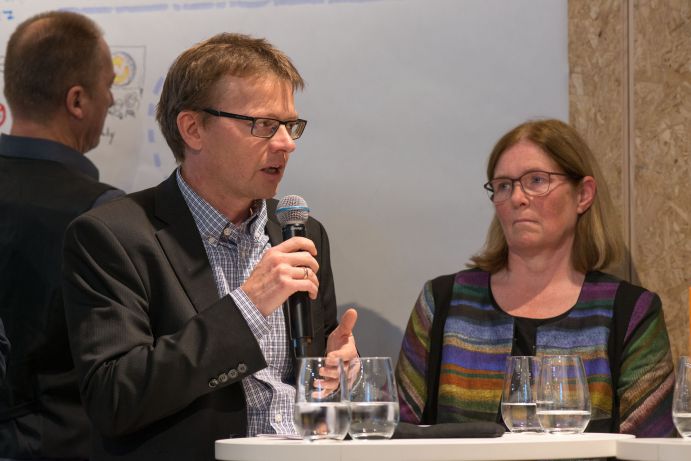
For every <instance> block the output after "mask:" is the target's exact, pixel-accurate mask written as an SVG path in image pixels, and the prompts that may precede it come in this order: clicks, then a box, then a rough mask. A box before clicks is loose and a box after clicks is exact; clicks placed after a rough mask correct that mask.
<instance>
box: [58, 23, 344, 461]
mask: <svg viewBox="0 0 691 461" xmlns="http://www.w3.org/2000/svg"><path fill="white" fill-rule="evenodd" d="M302 86H303V82H302V78H301V77H300V75H299V74H298V72H297V70H296V69H295V68H294V67H293V65H292V63H291V62H290V60H289V59H288V57H287V56H285V55H284V54H283V53H282V52H280V51H278V50H277V49H275V48H274V47H273V46H271V45H270V44H269V43H268V42H266V41H265V40H261V39H254V38H251V37H248V36H244V35H236V34H219V35H217V36H214V37H212V38H210V39H209V40H206V41H204V42H202V43H199V44H197V45H195V46H193V47H192V48H190V49H189V50H187V51H185V52H184V53H183V54H182V55H181V56H180V57H178V59H177V60H176V61H175V62H174V63H173V65H172V67H171V68H170V70H169V72H168V75H167V77H166V81H165V84H164V86H163V90H162V94H161V99H160V101H159V105H158V111H157V119H158V122H159V124H160V126H161V130H162V132H163V134H164V136H165V137H166V140H167V142H168V144H169V146H170V147H171V149H172V151H173V154H174V155H175V156H176V159H177V160H178V163H179V164H180V167H179V168H178V169H176V170H175V171H174V172H173V174H172V175H171V176H170V177H169V178H168V179H167V180H165V181H164V182H163V183H161V184H160V185H158V186H157V187H154V188H152V189H148V190H145V191H142V192H138V193H135V194H131V195H129V196H127V197H126V198H125V199H122V200H118V201H116V202H114V203H111V204H108V205H106V206H104V207H101V208H99V209H98V210H93V211H91V212H89V213H86V214H84V215H82V216H81V217H79V218H78V219H77V220H75V221H74V222H73V224H72V225H71V227H70V229H69V231H68V233H67V238H66V243H65V267H64V275H65V282H64V289H65V298H66V304H67V322H68V327H69V330H70V333H71V344H72V348H73V353H74V358H75V362H76V365H77V369H78V371H79V376H80V380H81V391H82V398H83V400H84V404H85V407H86V409H87V412H88V414H89V416H90V418H91V420H92V421H93V423H94V426H95V427H96V431H97V434H96V436H95V438H94V441H93V452H92V459H93V460H111V459H112V460H114V459H127V460H158V459H161V460H163V459H166V460H169V459H185V460H191V459H194V460H212V459H214V441H215V440H217V439H224V438H228V437H232V436H248V435H249V436H253V435H257V434H260V433H294V431H295V428H294V426H293V422H292V419H293V417H292V404H293V401H294V395H295V394H294V392H295V390H294V387H293V386H292V381H293V379H294V378H293V374H294V365H293V361H292V358H291V351H290V348H289V346H288V333H287V328H286V322H285V315H284V311H283V309H281V306H282V304H283V303H284V301H286V299H287V298H288V297H289V296H290V295H291V294H293V293H295V292H298V291H305V292H308V293H309V296H310V298H311V315H312V323H313V328H314V332H313V336H314V341H313V343H312V345H311V350H310V355H316V356H322V355H325V354H328V355H330V356H339V357H342V358H343V359H344V360H349V359H352V358H353V357H355V356H356V349H355V342H354V338H353V336H352V328H353V326H354V324H355V321H356V317H357V314H356V313H355V311H354V310H352V309H351V310H349V311H347V312H346V313H345V314H344V316H343V318H342V319H341V323H340V325H339V324H338V322H337V319H336V299H335V295H334V286H333V276H332V272H331V264H330V259H329V242H328V238H327V235H326V232H325V230H324V228H323V227H322V226H321V224H320V223H319V222H317V221H316V220H314V219H312V218H310V219H309V221H308V222H307V238H302V237H293V238H292V239H290V240H287V241H285V242H282V238H281V229H280V226H279V224H278V223H277V222H276V220H275V217H274V213H275V208H276V202H275V200H273V199H271V197H273V196H274V195H275V194H276V190H277V187H278V184H279V182H280V180H281V178H282V176H283V173H284V171H285V167H286V164H287V161H288V158H289V156H290V154H291V153H292V152H293V150H294V149H295V140H296V139H297V138H299V137H300V135H301V134H302V131H303V129H304V127H305V124H306V122H305V121H303V120H300V119H298V114H297V112H296V111H295V108H294V103H293V93H294V91H295V90H296V89H298V88H301V87H302Z"/></svg>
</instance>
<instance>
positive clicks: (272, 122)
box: [202, 108, 307, 139]
mask: <svg viewBox="0 0 691 461" xmlns="http://www.w3.org/2000/svg"><path fill="white" fill-rule="evenodd" d="M202 111H204V112H206V113H207V114H210V115H213V116H215V117H226V118H234V119H237V120H247V121H248V122H252V130H251V131H250V133H252V136H256V137H258V138H271V137H272V136H273V135H275V134H276V132H277V131H278V129H279V128H280V126H281V125H285V127H286V130H288V134H289V135H290V137H291V138H293V139H298V138H299V137H300V136H302V132H303V131H305V126H307V120H302V119H301V118H299V119H297V120H285V121H283V120H276V119H275V118H266V117H250V116H248V115H238V114H231V113H230V112H223V111H222V110H216V109H209V108H206V109H202Z"/></svg>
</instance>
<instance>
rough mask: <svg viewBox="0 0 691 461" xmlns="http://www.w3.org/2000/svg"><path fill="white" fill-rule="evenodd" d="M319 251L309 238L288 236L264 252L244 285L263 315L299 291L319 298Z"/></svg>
mask: <svg viewBox="0 0 691 461" xmlns="http://www.w3.org/2000/svg"><path fill="white" fill-rule="evenodd" d="M316 255H317V248H316V247H315V246H314V242H312V241H311V240H310V239H307V238H305V237H293V238H291V239H289V240H286V241H285V242H283V243H281V244H280V245H276V246H275V247H272V248H270V249H268V250H267V251H266V253H264V256H262V259H261V261H259V263H258V264H257V265H256V266H255V268H254V270H253V271H252V274H250V276H249V278H248V279H247V280H246V281H245V283H244V284H243V285H242V287H241V288H242V290H243V291H244V292H245V294H246V295H247V297H249V298H250V300H251V301H252V302H253V303H254V305H255V306H257V309H259V312H261V313H262V315H263V316H264V317H268V316H269V315H270V314H271V313H272V312H273V311H275V310H276V309H277V308H279V307H281V305H282V304H283V302H284V301H285V300H286V299H288V297H289V296H290V295H292V294H293V293H295V292H297V291H306V292H307V293H309V297H310V298H311V299H316V298H317V290H318V288H319V280H318V279H317V275H316V273H317V271H318V270H319V264H317V260H316V259H314V257H315V256H316ZM353 323H355V322H354V321H353ZM329 340H330V339H329Z"/></svg>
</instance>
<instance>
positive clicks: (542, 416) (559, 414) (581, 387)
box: [537, 355, 590, 434]
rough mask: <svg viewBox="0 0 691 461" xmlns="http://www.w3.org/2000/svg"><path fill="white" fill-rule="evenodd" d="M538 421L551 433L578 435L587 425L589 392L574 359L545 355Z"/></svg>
mask: <svg viewBox="0 0 691 461" xmlns="http://www.w3.org/2000/svg"><path fill="white" fill-rule="evenodd" d="M537 418H538V420H539V421H540V425H541V426H542V428H543V429H544V430H545V431H547V432H550V433H559V434H578V433H581V432H583V431H584V430H585V428H586V426H587V425H588V422H589V421H590V392H589V391H588V382H587V380H586V377H585V369H584V368H583V361H582V360H581V358H580V357H579V356H577V355H546V356H544V357H542V363H541V364H540V379H539V380H538V388H537Z"/></svg>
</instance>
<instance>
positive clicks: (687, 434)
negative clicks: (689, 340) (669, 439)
mask: <svg viewBox="0 0 691 461" xmlns="http://www.w3.org/2000/svg"><path fill="white" fill-rule="evenodd" d="M672 418H673V419H674V425H675V426H676V427H677V430H678V431H679V434H681V436H682V437H684V438H685V439H691V357H680V358H679V364H678V365H677V380H676V383H675V384H674V403H673V404H672Z"/></svg>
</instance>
